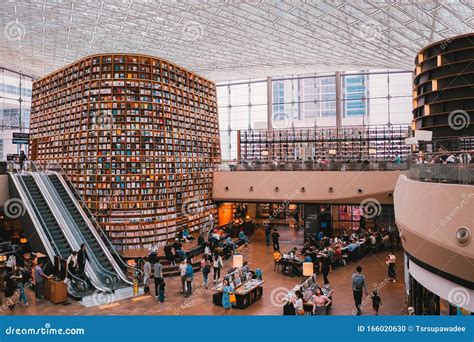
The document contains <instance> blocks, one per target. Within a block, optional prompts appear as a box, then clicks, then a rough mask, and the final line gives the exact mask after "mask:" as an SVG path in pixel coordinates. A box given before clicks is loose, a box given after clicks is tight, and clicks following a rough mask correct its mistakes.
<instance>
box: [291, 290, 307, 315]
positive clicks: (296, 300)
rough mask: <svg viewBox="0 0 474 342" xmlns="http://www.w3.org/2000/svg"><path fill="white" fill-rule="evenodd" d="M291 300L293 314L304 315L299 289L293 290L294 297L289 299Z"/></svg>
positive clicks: (301, 294) (301, 295)
mask: <svg viewBox="0 0 474 342" xmlns="http://www.w3.org/2000/svg"><path fill="white" fill-rule="evenodd" d="M291 302H292V303H293V307H294V308H295V314H296V315H297V316H303V315H304V307H303V293H302V292H301V291H300V290H298V291H295V297H293V298H292V299H291Z"/></svg>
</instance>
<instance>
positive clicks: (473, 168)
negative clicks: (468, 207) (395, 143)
mask: <svg viewBox="0 0 474 342" xmlns="http://www.w3.org/2000/svg"><path fill="white" fill-rule="evenodd" d="M410 164H411V165H410V170H409V172H408V177H409V178H410V179H413V180H418V181H423V182H434V183H453V184H470V185H474V157H472V156H471V151H452V152H448V151H442V152H437V153H424V154H420V155H418V156H413V159H412V162H411V163H410Z"/></svg>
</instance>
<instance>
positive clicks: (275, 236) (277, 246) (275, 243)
mask: <svg viewBox="0 0 474 342" xmlns="http://www.w3.org/2000/svg"><path fill="white" fill-rule="evenodd" d="M272 241H273V250H274V251H277V250H278V251H279V250H280V234H278V230H277V229H276V228H275V229H273V233H272Z"/></svg>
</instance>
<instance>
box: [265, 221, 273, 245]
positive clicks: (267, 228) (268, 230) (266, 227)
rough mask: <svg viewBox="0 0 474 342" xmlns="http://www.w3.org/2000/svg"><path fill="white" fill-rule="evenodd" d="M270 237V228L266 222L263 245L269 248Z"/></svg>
mask: <svg viewBox="0 0 474 342" xmlns="http://www.w3.org/2000/svg"><path fill="white" fill-rule="evenodd" d="M271 235H272V228H270V224H269V223H268V222H266V223H265V244H266V245H267V246H270V237H271Z"/></svg>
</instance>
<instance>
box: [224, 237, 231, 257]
mask: <svg viewBox="0 0 474 342" xmlns="http://www.w3.org/2000/svg"><path fill="white" fill-rule="evenodd" d="M222 254H223V256H224V259H229V258H230V257H231V256H232V250H231V247H230V246H229V244H228V243H227V241H226V242H224V246H223V247H222Z"/></svg>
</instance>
